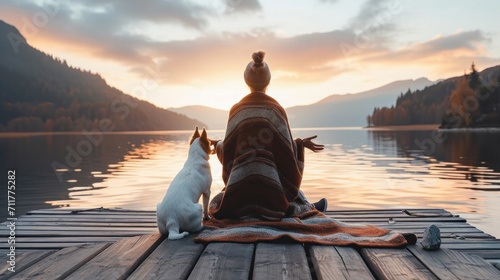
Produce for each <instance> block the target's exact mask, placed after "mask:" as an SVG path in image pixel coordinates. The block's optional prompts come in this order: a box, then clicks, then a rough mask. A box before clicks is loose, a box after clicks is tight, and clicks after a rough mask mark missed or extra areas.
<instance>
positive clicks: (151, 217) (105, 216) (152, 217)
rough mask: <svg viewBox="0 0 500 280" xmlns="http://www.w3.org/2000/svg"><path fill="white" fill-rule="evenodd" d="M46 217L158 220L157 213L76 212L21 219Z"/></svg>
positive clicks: (96, 219) (29, 216) (98, 219)
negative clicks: (94, 213)
mask: <svg viewBox="0 0 500 280" xmlns="http://www.w3.org/2000/svg"><path fill="white" fill-rule="evenodd" d="M45 218H51V219H53V218H63V219H68V218H87V219H93V220H95V221H100V220H103V219H110V218H111V219H118V220H127V219H131V220H138V219H146V220H154V221H156V215H130V214H126V215H125V214H124V215H117V214H113V213H103V214H100V215H87V214H75V215H26V216H21V217H20V218H18V219H20V220H23V219H36V220H43V219H45Z"/></svg>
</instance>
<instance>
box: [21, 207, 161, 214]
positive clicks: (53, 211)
mask: <svg viewBox="0 0 500 280" xmlns="http://www.w3.org/2000/svg"><path fill="white" fill-rule="evenodd" d="M75 211H76V212H77V213H76V214H77V215H78V214H89V215H95V214H97V215H100V214H106V213H107V214H109V213H113V214H117V215H121V214H129V215H156V211H154V210H133V209H120V208H103V210H100V211H99V210H90V209H86V208H51V209H39V210H32V211H29V212H28V213H26V214H27V215H53V214H56V215H64V214H66V215H75Z"/></svg>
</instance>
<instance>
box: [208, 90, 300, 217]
mask: <svg viewBox="0 0 500 280" xmlns="http://www.w3.org/2000/svg"><path fill="white" fill-rule="evenodd" d="M216 150H217V156H218V157H219V160H220V161H221V163H222V178H223V180H224V183H225V186H226V187H225V188H224V193H223V197H222V199H221V200H220V204H219V205H217V206H216V207H214V208H212V209H211V212H210V214H211V215H212V216H213V217H216V218H218V219H224V218H232V219H237V218H240V217H245V216H248V215H252V216H254V217H260V218H265V219H268V220H279V219H281V218H283V217H284V216H285V214H286V213H287V211H288V210H289V203H290V202H293V201H296V200H297V199H298V192H299V188H300V182H301V181H302V172H303V170H304V147H303V144H302V140H301V139H295V140H294V139H293V138H292V134H291V131H290V127H289V124H288V119H287V115H286V112H285V110H284V109H283V108H282V107H281V105H280V104H279V103H278V102H277V101H276V100H274V99H273V98H272V97H269V96H268V95H266V94H264V93H258V92H255V93H251V94H249V95H247V96H246V97H244V98H243V99H242V100H241V101H240V102H238V103H237V104H235V105H234V106H233V107H232V108H231V110H230V112H229V117H228V122H227V127H226V135H225V137H224V140H223V141H221V142H219V143H218V144H217V147H216ZM299 200H300V199H299ZM303 203H305V202H303Z"/></svg>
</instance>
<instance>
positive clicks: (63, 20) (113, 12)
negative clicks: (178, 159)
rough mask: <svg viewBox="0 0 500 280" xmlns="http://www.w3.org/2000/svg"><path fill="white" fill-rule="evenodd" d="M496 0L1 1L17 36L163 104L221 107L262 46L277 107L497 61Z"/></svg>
mask: <svg viewBox="0 0 500 280" xmlns="http://www.w3.org/2000/svg"><path fill="white" fill-rule="evenodd" d="M498 11H500V1H494V0H480V1H470V0H467V1H463V0H454V1H451V0H442V1H432V0H421V1H403V0H300V1H284V0H273V1H263V0H186V1H179V0H147V1H137V0H72V1H63V0H2V1H1V2H0V19H2V20H4V21H6V22H7V23H9V24H12V25H14V26H16V27H17V28H18V29H19V30H20V31H21V33H22V34H23V36H24V37H26V39H27V41H28V43H29V44H30V45H32V46H34V47H35V48H37V49H40V50H42V51H44V52H46V53H50V54H52V55H54V56H55V57H58V58H60V59H64V60H66V61H67V63H68V64H70V65H72V66H74V67H79V68H81V69H85V70H90V71H92V72H97V73H99V74H100V75H101V76H102V77H103V78H104V79H105V80H106V81H107V82H108V84H110V85H111V86H114V87H116V88H118V89H120V90H122V91H123V92H125V93H127V94H130V95H133V96H136V97H138V98H140V99H144V100H147V101H150V102H151V103H153V104H155V105H157V106H159V107H163V108H169V107H182V106H186V105H205V106H210V107H214V108H219V109H226V110H227V109H229V108H230V107H231V105H232V104H234V103H236V102H237V101H238V100H240V99H241V98H242V97H243V96H244V95H246V94H247V93H248V92H249V90H248V88H247V86H246V84H245V83H244V80H243V71H244V69H245V67H246V65H247V64H248V62H250V60H251V55H252V53H253V52H254V51H257V50H264V51H266V53H267V55H266V58H265V61H266V62H267V63H268V65H269V67H270V69H271V75H272V79H271V84H270V86H269V89H268V94H269V95H271V96H273V97H274V98H276V99H277V100H278V101H279V102H280V103H281V104H282V105H283V106H284V107H290V106H296V105H304V104H311V103H314V102H317V101H319V100H321V99H323V98H325V97H327V96H329V95H331V94H346V93H356V92H361V91H365V90H370V89H373V88H376V87H379V86H382V85H384V84H387V83H390V82H393V81H396V80H406V79H418V78H420V77H427V78H428V79H430V80H438V79H443V78H448V77H452V76H459V75H462V74H463V73H464V71H465V70H467V69H468V68H469V66H470V64H471V63H472V62H474V63H475V64H476V66H477V68H478V69H479V70H482V69H485V68H487V67H491V66H494V65H498V64H500V30H498V25H499V23H500V20H499V19H498Z"/></svg>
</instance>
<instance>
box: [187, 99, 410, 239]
mask: <svg viewBox="0 0 500 280" xmlns="http://www.w3.org/2000/svg"><path fill="white" fill-rule="evenodd" d="M217 156H218V157H219V159H220V161H221V163H222V165H223V172H222V177H223V179H224V183H225V184H226V187H225V188H224V190H223V192H221V193H219V194H218V195H216V196H215V197H214V198H213V199H212V201H211V202H210V205H209V212H210V214H211V216H212V217H211V219H210V220H209V221H204V225H205V227H204V229H203V230H202V231H201V232H200V233H199V235H198V236H197V237H196V238H195V240H196V241H197V242H246V243H252V242H261V241H274V240H287V241H290V240H294V241H295V242H302V243H316V244H329V245H343V246H346V245H353V246H370V247H401V246H405V245H406V244H408V241H407V239H406V238H405V236H403V235H402V234H400V233H397V232H394V231H390V230H387V229H381V228H377V227H374V226H370V225H349V224H345V223H342V222H339V221H336V220H334V219H331V218H329V217H327V216H326V215H324V214H323V213H321V212H319V211H317V210H316V209H314V207H312V206H311V205H310V204H309V203H307V202H306V201H305V199H302V198H301V197H302V195H299V187H300V183H301V180H302V171H303V169H304V145H303V143H302V140H300V139H296V140H293V139H292V135H291V133H290V127H289V125H288V120H287V116H286V113H285V110H284V109H283V108H282V107H281V106H280V105H279V104H278V102H276V101H275V100H274V99H273V98H271V97H269V96H267V95H265V94H263V93H251V94H249V95H247V96H246V97H244V98H243V99H242V100H241V101H240V102H238V103H237V104H236V105H234V106H233V108H232V109H231V111H230V113H229V119H228V123H227V130H226V136H225V139H224V141H223V142H219V143H218V144H217ZM407 236H409V237H411V238H410V239H409V240H412V241H411V242H410V243H413V244H414V243H415V240H416V237H415V235H413V234H410V235H407Z"/></svg>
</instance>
